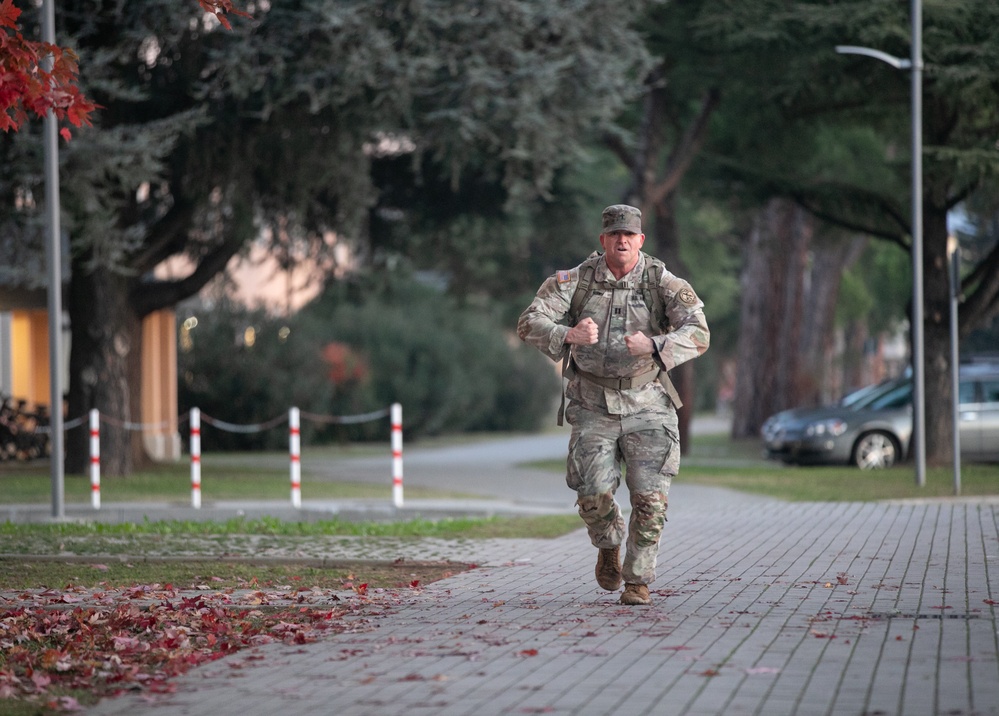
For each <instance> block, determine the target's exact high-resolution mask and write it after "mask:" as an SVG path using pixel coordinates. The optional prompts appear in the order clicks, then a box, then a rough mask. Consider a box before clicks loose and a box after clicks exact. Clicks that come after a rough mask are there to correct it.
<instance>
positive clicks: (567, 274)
mask: <svg viewBox="0 0 999 716" xmlns="http://www.w3.org/2000/svg"><path fill="white" fill-rule="evenodd" d="M555 280H556V281H558V282H559V283H560V284H561V283H569V282H570V281H571V280H572V272H571V271H556V272H555Z"/></svg>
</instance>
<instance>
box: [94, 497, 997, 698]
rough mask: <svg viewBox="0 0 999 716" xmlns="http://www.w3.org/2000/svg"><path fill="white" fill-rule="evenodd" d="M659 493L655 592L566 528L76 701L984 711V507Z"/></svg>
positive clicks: (992, 676) (992, 520) (990, 641)
mask: <svg viewBox="0 0 999 716" xmlns="http://www.w3.org/2000/svg"><path fill="white" fill-rule="evenodd" d="M670 497H671V503H672V505H673V506H672V507H671V508H670V509H671V511H670V522H669V524H668V525H667V528H666V533H665V537H664V540H663V548H662V551H661V556H660V576H659V579H658V580H657V581H656V582H655V584H654V585H653V599H654V604H653V605H652V606H651V607H624V606H621V605H620V604H618V603H617V601H616V596H617V595H614V594H609V593H607V592H604V591H602V590H600V589H599V588H598V587H597V586H596V584H595V582H594V579H593V566H594V563H595V557H596V551H595V550H594V549H593V548H592V547H590V546H589V544H588V541H587V539H586V537H585V533H583V532H576V533H573V534H571V535H568V536H566V537H563V538H560V539H558V540H551V541H545V540H537V541H525V540H518V541H516V542H511V543H504V542H502V541H498V540H494V541H491V542H489V543H488V548H487V551H488V554H481V555H479V556H480V557H481V558H482V559H481V562H480V563H481V564H483V565H486V566H481V567H480V568H478V569H475V570H472V571H469V572H465V573H462V574H459V575H456V576H454V577H452V578H449V579H446V580H442V581H440V582H436V583H434V584H431V585H428V586H427V588H426V589H425V590H423V591H422V592H418V593H413V594H403V595H400V596H398V597H397V598H396V599H393V600H389V601H387V602H386V604H385V606H384V608H383V609H382V610H381V613H380V614H379V615H377V616H374V617H373V618H371V620H370V622H365V623H361V624H359V625H358V626H359V629H358V630H357V631H355V632H353V633H347V634H340V635H336V636H330V637H329V638H326V639H324V640H322V641H320V642H317V643H312V644H306V645H301V646H287V645H283V644H269V645H266V646H262V647H257V648H255V649H253V650H251V651H246V652H240V654H237V655H235V656H233V657H229V658H226V659H223V660H220V661H218V662H214V663H212V664H209V665H207V666H203V667H200V668H198V669H195V670H193V671H192V672H190V673H188V674H187V675H185V676H184V677H182V678H181V679H179V680H178V690H177V693H175V694H171V695H167V696H164V697H162V700H157V701H153V702H150V701H149V700H148V699H147V698H143V697H142V696H126V697H122V698H118V699H111V700H106V701H104V702H102V703H101V704H100V705H98V706H97V707H95V708H93V709H91V710H89V711H88V713H90V714H94V715H98V714H99V715H103V716H112V715H117V714H122V715H124V714H129V715H131V714H140V713H149V714H155V715H156V716H175V715H180V714H213V715H215V716H226V715H234V716H235V715H239V716H247V715H249V714H282V715H288V716H290V715H292V714H317V713H320V714H338V715H342V716H349V715H354V714H356V715H361V714H364V715H371V714H414V713H415V714H421V713H425V714H445V715H452V716H460V715H466V714H467V715H469V716H472V715H477V716H489V715H492V714H541V713H552V714H583V715H587V716H589V715H593V716H597V715H603V714H608V715H609V714H629V716H639V715H640V714H669V715H673V714H677V715H684V714H689V715H701V714H705V715H714V714H726V715H728V714H760V715H766V716H780V715H781V714H856V715H858V716H859V715H861V714H863V715H873V714H899V715H900V716H901V715H904V716H910V715H913V716H915V715H920V714H954V715H957V714H960V715H964V716H967V715H971V714H999V661H997V654H999V648H997V631H996V627H997V622H996V613H995V602H996V601H997V600H999V519H997V515H999V507H997V506H996V505H994V504H979V503H956V502H937V503H927V504H911V505H893V504H853V503H837V504H824V503H821V504H819V503H806V504H795V503H782V502H773V501H766V500H761V499H757V498H748V497H740V496H733V494H732V493H722V492H715V491H712V490H704V489H696V488H692V487H688V486H684V485H682V484H680V485H676V486H675V487H674V489H673V491H672V493H671V496H670ZM484 549H486V548H485V547H484ZM463 556H466V557H467V554H466V555H463Z"/></svg>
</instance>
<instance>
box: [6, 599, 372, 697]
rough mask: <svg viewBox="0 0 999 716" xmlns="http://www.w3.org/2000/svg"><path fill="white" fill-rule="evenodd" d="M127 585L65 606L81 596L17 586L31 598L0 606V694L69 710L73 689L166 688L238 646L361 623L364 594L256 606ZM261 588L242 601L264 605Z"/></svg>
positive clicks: (308, 637)
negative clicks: (300, 603)
mask: <svg viewBox="0 0 999 716" xmlns="http://www.w3.org/2000/svg"><path fill="white" fill-rule="evenodd" d="M362 586H367V585H362ZM126 591H127V592H128V594H126V595H122V594H121V593H120V592H119V593H118V594H116V595H114V597H116V598H108V597H104V599H103V601H105V602H107V603H108V604H107V605H106V606H105V605H103V604H102V603H101V602H102V597H103V596H104V595H102V594H100V593H96V594H95V593H93V592H91V596H92V597H93V601H91V600H90V599H88V600H87V601H88V606H74V605H73V602H78V601H80V599H79V598H78V597H77V596H75V595H74V594H73V592H72V589H71V588H70V589H69V590H68V591H64V592H62V593H56V592H55V591H54V590H53V591H50V592H47V593H42V594H40V595H39V594H34V595H27V594H26V595H22V596H23V597H25V598H26V599H25V600H24V601H25V602H29V603H30V602H32V601H33V602H35V604H34V605H28V606H18V607H15V608H7V609H2V610H0V699H16V700H21V701H28V702H33V703H37V704H38V705H39V706H42V707H45V708H49V709H52V710H55V711H73V710H77V709H79V708H81V706H80V704H79V702H78V701H77V699H76V697H75V696H74V695H73V694H74V693H75V694H76V695H80V694H82V693H86V694H87V695H88V700H90V698H91V697H92V699H94V700H96V699H98V698H100V697H103V696H111V695H115V694H119V693H122V692H123V691H126V690H141V691H144V692H148V693H151V694H155V693H167V692H170V691H172V689H173V686H172V684H171V683H169V680H170V679H171V678H172V677H174V676H177V675H179V674H182V673H184V672H185V671H187V670H188V669H190V668H191V667H192V666H196V665H197V664H201V663H204V662H208V661H214V660H215V659H219V658H221V657H223V656H226V655H228V654H231V653H233V652H235V651H238V650H239V649H243V648H245V647H249V646H256V645H261V644H267V643H270V642H274V641H281V642H285V643H288V644H304V643H307V642H311V641H315V640H316V639H317V638H318V636H319V635H320V634H321V633H324V632H326V633H343V632H347V631H356V630H360V629H364V628H367V627H366V624H367V620H366V619H365V618H363V616H362V614H363V609H364V607H365V606H366V604H367V602H366V600H365V599H343V600H341V599H339V598H338V597H336V596H333V597H332V599H331V601H334V602H336V604H334V605H333V606H329V605H322V606H321V607H320V606H317V605H309V606H287V607H285V608H281V609H273V608H268V609H260V608H259V607H257V606H251V607H240V606H237V605H233V604H232V599H231V596H230V595H228V594H224V593H216V594H208V595H193V596H190V597H187V596H184V595H183V594H181V593H180V592H177V591H174V590H172V587H171V586H170V585H166V586H164V587H160V585H151V586H148V587H132V588H131V589H130V590H126ZM355 592H356V593H357V595H358V596H359V597H363V596H364V590H360V591H358V590H356V589H355ZM29 596H30V597H33V598H32V599H27V597H29ZM122 596H125V597H126V599H124V600H123V599H121V597H122ZM263 596H264V595H263V594H262V593H261V595H260V598H256V599H254V598H253V596H252V595H250V597H251V599H250V600H248V601H249V603H251V604H267V603H268V602H267V600H266V599H265V598H263ZM150 597H154V599H155V600H156V601H150V599H149V598H150ZM39 598H41V599H44V600H45V601H46V602H47V603H46V604H43V605H38V602H39V601H40V599H39ZM328 601H330V600H328ZM350 617H357V618H350Z"/></svg>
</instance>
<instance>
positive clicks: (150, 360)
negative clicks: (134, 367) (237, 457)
mask: <svg viewBox="0 0 999 716" xmlns="http://www.w3.org/2000/svg"><path fill="white" fill-rule="evenodd" d="M176 323H177V321H176V317H175V315H174V312H173V311H158V312H156V313H154V314H152V315H150V316H147V317H146V318H145V320H144V321H143V324H142V416H141V422H142V423H144V424H146V425H148V426H150V427H147V428H145V429H144V430H143V435H142V438H143V444H144V446H145V448H146V451H147V452H148V453H149V455H150V457H152V458H153V459H154V460H179V459H180V456H181V442H180V433H179V432H178V425H177V326H176ZM68 349H69V347H68V341H67V346H66V350H67V351H68ZM10 371H11V386H10V393H11V397H12V398H13V399H14V400H15V401H17V400H25V401H27V403H28V405H29V407H31V408H34V407H36V406H38V405H45V406H48V404H49V398H50V397H51V396H50V395H49V392H50V387H49V386H50V381H49V333H48V311H44V310H35V309H32V310H19V311H12V312H11V321H10ZM66 417H67V418H68V419H74V418H77V417H80V416H78V415H67V416H66ZM114 417H115V418H119V419H121V417H122V416H120V415H116V416H114ZM136 420H137V419H136V418H133V419H132V421H133V422H135V421H136Z"/></svg>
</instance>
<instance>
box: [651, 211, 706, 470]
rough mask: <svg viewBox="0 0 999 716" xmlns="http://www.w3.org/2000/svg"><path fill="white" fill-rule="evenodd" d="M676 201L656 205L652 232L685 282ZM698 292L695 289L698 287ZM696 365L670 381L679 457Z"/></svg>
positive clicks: (685, 441) (686, 436)
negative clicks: (676, 404) (675, 406)
mask: <svg viewBox="0 0 999 716" xmlns="http://www.w3.org/2000/svg"><path fill="white" fill-rule="evenodd" d="M675 201H676V195H675V194H674V193H671V194H669V195H668V196H667V197H666V198H665V199H663V200H662V201H661V202H659V203H658V204H656V205H655V214H656V222H655V226H654V228H653V232H654V233H653V238H654V242H655V246H656V249H657V250H656V254H657V255H658V256H659V258H660V259H662V261H663V262H664V263H665V264H666V268H667V269H669V271H670V272H672V273H674V274H676V275H677V276H680V277H682V278H688V277H689V276H690V272H689V271H688V270H687V265H686V264H685V263H684V262H683V259H682V258H680V232H679V230H678V229H677V225H676V213H675V212H674V210H673V207H674V204H675ZM695 289H696V286H695ZM694 362H695V361H687V362H686V363H683V364H682V365H679V366H677V367H676V368H674V369H673V370H671V371H670V380H672V381H673V386H674V387H675V388H676V392H677V394H678V395H679V396H680V400H681V402H682V403H683V407H682V408H680V409H679V410H678V411H677V413H676V415H677V421H678V425H679V429H680V453H681V454H682V455H686V454H687V452H688V450H689V448H690V422H691V420H692V419H693V415H694V407H695V405H694V404H695V402H696V395H695V393H694V387H695V383H694Z"/></svg>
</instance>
